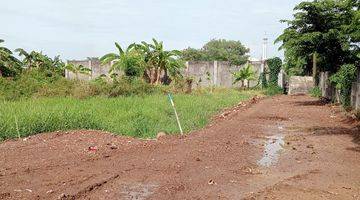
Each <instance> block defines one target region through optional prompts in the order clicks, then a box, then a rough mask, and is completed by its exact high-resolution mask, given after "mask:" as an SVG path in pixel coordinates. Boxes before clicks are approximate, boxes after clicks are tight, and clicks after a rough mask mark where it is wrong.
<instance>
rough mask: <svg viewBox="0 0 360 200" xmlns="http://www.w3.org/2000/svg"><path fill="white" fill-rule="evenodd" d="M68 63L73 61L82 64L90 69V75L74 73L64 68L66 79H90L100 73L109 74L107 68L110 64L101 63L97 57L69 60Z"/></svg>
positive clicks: (75, 63)
mask: <svg viewBox="0 0 360 200" xmlns="http://www.w3.org/2000/svg"><path fill="white" fill-rule="evenodd" d="M67 62H68V63H73V64H74V65H82V66H84V67H86V68H88V69H91V73H90V75H84V74H78V75H76V74H74V73H72V72H70V71H68V70H65V77H66V78H68V79H76V78H77V77H78V79H80V80H92V79H96V78H97V77H99V76H101V75H106V76H108V75H109V70H110V67H111V65H110V64H106V65H101V64H100V61H99V59H96V58H92V59H88V60H69V61H67Z"/></svg>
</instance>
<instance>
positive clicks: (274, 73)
mask: <svg viewBox="0 0 360 200" xmlns="http://www.w3.org/2000/svg"><path fill="white" fill-rule="evenodd" d="M266 62H267V64H268V66H269V69H270V76H269V84H274V85H275V84H277V83H278V75H279V73H280V70H281V66H282V61H281V59H280V58H278V57H275V58H271V59H268V60H267V61H266Z"/></svg>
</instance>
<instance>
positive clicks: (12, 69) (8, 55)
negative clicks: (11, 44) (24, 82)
mask: <svg viewBox="0 0 360 200" xmlns="http://www.w3.org/2000/svg"><path fill="white" fill-rule="evenodd" d="M3 42H4V40H2V39H0V44H1V43H3ZM19 71H21V62H20V61H19V60H18V59H17V58H15V57H14V56H13V53H12V51H11V50H10V49H8V48H6V47H3V46H0V77H1V76H3V75H4V73H6V75H8V76H10V75H15V74H16V73H17V72H19Z"/></svg>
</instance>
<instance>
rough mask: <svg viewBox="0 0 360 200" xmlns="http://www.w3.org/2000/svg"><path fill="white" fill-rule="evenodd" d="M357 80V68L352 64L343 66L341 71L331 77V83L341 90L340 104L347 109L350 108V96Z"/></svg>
mask: <svg viewBox="0 0 360 200" xmlns="http://www.w3.org/2000/svg"><path fill="white" fill-rule="evenodd" d="M355 79H356V67H355V65H352V64H347V65H343V66H341V68H340V70H339V71H338V72H337V73H336V74H334V75H332V76H331V77H330V81H331V82H333V83H335V84H336V89H338V90H340V102H341V104H342V105H343V106H344V108H347V107H349V106H350V95H351V86H352V82H354V81H355Z"/></svg>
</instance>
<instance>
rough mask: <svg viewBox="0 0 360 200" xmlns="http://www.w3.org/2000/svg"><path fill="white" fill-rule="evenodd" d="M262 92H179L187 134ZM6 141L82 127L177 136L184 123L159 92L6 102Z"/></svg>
mask: <svg viewBox="0 0 360 200" xmlns="http://www.w3.org/2000/svg"><path fill="white" fill-rule="evenodd" d="M261 93H262V92H261V91H256V90H255V91H252V90H250V91H236V90H221V91H215V92H212V93H210V92H206V91H204V92H200V93H199V92H198V93H197V94H191V95H186V94H177V95H174V101H175V104H176V107H177V110H178V113H179V116H180V120H181V123H182V126H183V129H184V131H185V132H190V131H192V130H196V129H199V128H202V127H204V126H205V125H206V124H207V123H208V122H209V120H210V118H211V116H213V115H214V114H216V113H218V112H219V111H220V110H222V109H223V108H226V107H231V106H233V105H235V104H237V103H238V102H240V101H243V100H247V99H249V98H251V97H252V96H254V95H260V94H261ZM0 125H1V126H0V140H5V139H9V138H16V137H26V136H29V135H34V134H37V133H44V132H53V131H66V130H78V129H92V130H104V131H109V132H112V133H115V134H120V135H127V136H134V137H139V138H154V137H155V136H156V134H157V133H158V132H160V131H165V132H167V133H171V134H175V133H178V132H179V130H178V127H177V124H176V121H175V116H174V113H173V110H172V107H171V105H170V103H169V102H168V99H167V96H166V95H163V94H155V95H148V96H143V97H141V96H130V97H118V98H105V97H93V98H89V99H85V100H79V99H75V98H69V97H58V98H55V97H51V98H40V99H27V100H20V101H12V102H9V101H3V102H1V103H0Z"/></svg>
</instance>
